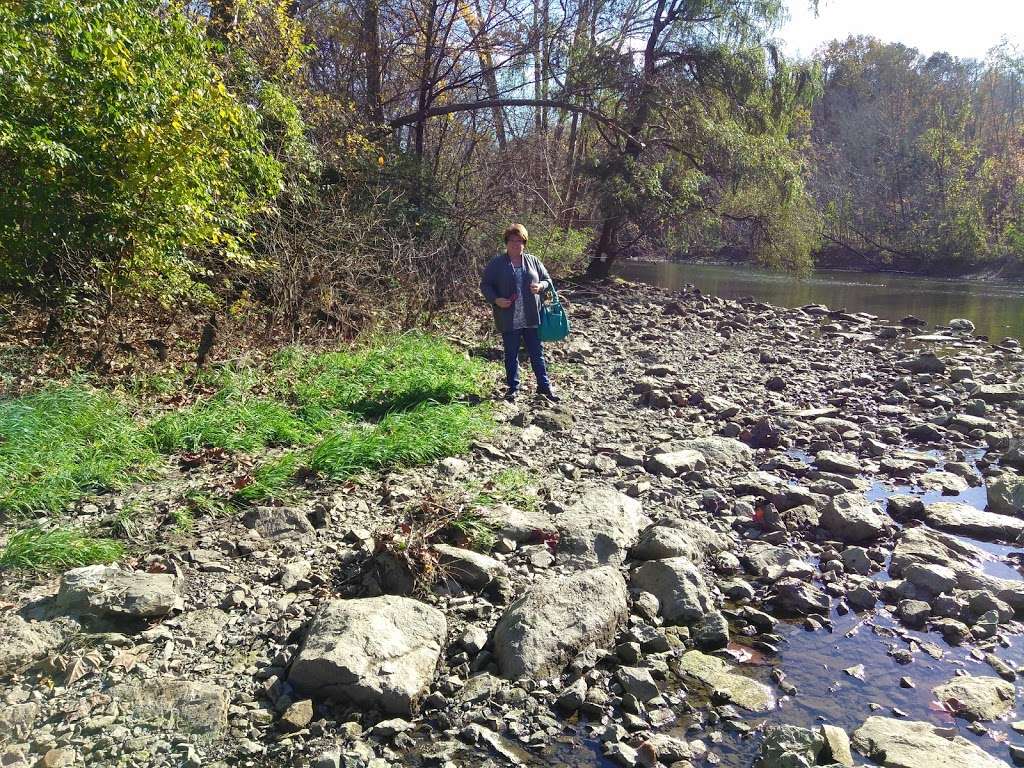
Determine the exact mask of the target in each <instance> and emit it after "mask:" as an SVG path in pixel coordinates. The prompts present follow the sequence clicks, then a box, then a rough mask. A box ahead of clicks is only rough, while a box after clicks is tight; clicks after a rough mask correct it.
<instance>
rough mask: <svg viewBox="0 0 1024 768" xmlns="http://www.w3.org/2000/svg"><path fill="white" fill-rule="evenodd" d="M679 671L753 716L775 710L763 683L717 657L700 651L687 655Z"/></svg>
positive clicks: (683, 658) (770, 695) (681, 661)
mask: <svg viewBox="0 0 1024 768" xmlns="http://www.w3.org/2000/svg"><path fill="white" fill-rule="evenodd" d="M678 671H679V673H680V675H682V676H683V677H684V678H692V679H693V680H696V681H698V682H700V683H701V684H703V685H705V686H707V687H708V688H710V689H711V690H712V691H713V692H714V691H717V692H718V693H719V694H720V695H722V697H723V698H725V699H727V700H728V701H731V702H732V703H733V704H735V705H736V706H738V707H743V709H748V710H750V711H751V712H767V711H768V710H770V709H772V708H774V707H775V697H774V696H772V691H771V689H770V688H769V687H768V686H767V685H765V684H764V683H759V682H758V681H757V680H754V679H752V678H749V677H747V676H746V675H742V674H740V673H738V672H735V671H734V670H733V667H732V666H731V665H730V664H729V663H728V662H726V661H724V660H722V659H720V658H718V657H717V656H709V655H707V654H706V653H701V652H700V651H687V652H686V653H684V654H683V655H682V658H680V659H679V668H678Z"/></svg>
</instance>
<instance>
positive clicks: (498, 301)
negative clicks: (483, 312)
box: [494, 297, 512, 309]
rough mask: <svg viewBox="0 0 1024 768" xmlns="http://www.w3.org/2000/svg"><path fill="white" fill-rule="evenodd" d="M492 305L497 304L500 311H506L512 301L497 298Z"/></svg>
mask: <svg viewBox="0 0 1024 768" xmlns="http://www.w3.org/2000/svg"><path fill="white" fill-rule="evenodd" d="M494 303H495V304H497V305H498V306H499V307H501V308H502V309H508V308H509V307H511V306H512V300H511V299H503V298H501V297H498V298H497V299H495V300H494Z"/></svg>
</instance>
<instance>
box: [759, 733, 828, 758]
mask: <svg viewBox="0 0 1024 768" xmlns="http://www.w3.org/2000/svg"><path fill="white" fill-rule="evenodd" d="M824 746H825V740H824V738H822V736H821V733H820V732H818V731H812V730H810V729H809V728H800V727H798V726H795V725H788V724H783V723H772V724H769V725H768V726H766V727H765V730H764V741H762V742H761V759H760V760H759V762H758V763H757V765H758V766H759V768H792V767H795V766H813V765H817V760H818V753H819V752H821V750H822V749H823V748H824Z"/></svg>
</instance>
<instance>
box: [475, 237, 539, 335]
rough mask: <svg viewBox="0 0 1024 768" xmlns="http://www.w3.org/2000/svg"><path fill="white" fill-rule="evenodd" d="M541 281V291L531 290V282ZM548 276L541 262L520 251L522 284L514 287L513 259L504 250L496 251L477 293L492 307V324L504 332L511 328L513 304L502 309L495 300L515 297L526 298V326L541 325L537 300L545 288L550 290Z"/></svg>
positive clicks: (517, 299) (485, 268)
mask: <svg viewBox="0 0 1024 768" xmlns="http://www.w3.org/2000/svg"><path fill="white" fill-rule="evenodd" d="M535 282H536V283H540V284H541V288H542V290H541V292H540V293H537V294H534V293H530V283H535ZM551 286H552V282H551V275H549V274H548V271H547V269H545V268H544V264H543V263H542V262H541V260H540V259H538V258H537V257H536V256H534V255H533V254H532V253H523V283H522V285H520V286H518V288H517V287H516V278H515V272H513V271H512V261H511V259H509V257H508V254H507V253H499V254H498V255H497V256H495V257H494V258H493V259H491V260H490V261H489V262H488V263H487V266H486V267H484V273H483V277H482V278H481V279H480V293H482V294H483V295H484V298H485V299H487V303H488V304H490V305H491V309H493V310H494V326H495V327H496V328H497V329H498V330H499V331H501V332H502V333H506V332H507V331H511V330H512V319H513V315H514V313H515V304H513V305H512V306H510V307H509V308H508V309H502V308H501V307H499V306H498V305H497V304H495V303H494V300H495V299H497V298H499V297H501V298H504V299H510V298H512V296H513V295H515V296H516V301H525V302H526V303H525V304H524V305H523V308H524V314H525V316H526V325H527V326H528V327H529V326H536V325H540V303H541V300H542V298H543V296H544V292H545V291H549V290H551Z"/></svg>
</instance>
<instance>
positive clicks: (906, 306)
mask: <svg viewBox="0 0 1024 768" xmlns="http://www.w3.org/2000/svg"><path fill="white" fill-rule="evenodd" d="M617 273H618V274H620V275H621V276H623V277H626V278H629V279H632V280H639V281H642V282H645V283H652V284H654V285H658V286H661V287H662V288H670V289H676V288H681V287H682V286H683V285H685V284H687V283H691V284H693V285H696V286H697V287H698V288H700V289H701V290H702V291H703V292H704V293H707V294H710V295H713V296H720V297H722V298H725V299H737V298H740V297H743V296H752V297H753V298H754V299H756V300H758V301H764V302H767V303H769V304H775V305H777V306H783V307H800V306H804V305H805V304H825V305H827V306H828V307H829V308H830V309H840V310H846V311H848V312H868V313H870V314H872V315H878V316H879V317H882V318H885V319H889V320H900V319H902V318H904V317H906V316H907V315H914V316H915V317H919V318H921V319H922V320H925V321H926V322H928V323H930V324H932V325H944V324H946V323H948V322H949V321H950V320H951V319H953V318H954V317H964V318H967V319H968V320H970V321H972V322H973V323H974V325H975V328H976V331H975V333H977V334H979V335H985V336H987V337H988V338H989V339H990V340H992V341H996V342H998V341H1001V340H1002V339H1003V338H1005V337H1007V336H1012V337H1014V338H1017V339H1020V338H1024V285H1017V284H1012V283H1000V282H981V281H971V280H940V279H935V278H926V277H917V276H913V275H897V274H889V273H871V272H841V271H835V270H820V271H818V272H815V273H814V274H813V275H811V276H810V277H807V278H802V279H801V278H796V277H794V276H793V275H790V274H786V273H780V272H771V271H767V270H763V269H757V268H755V267H752V266H747V265H743V266H729V265H707V264H681V263H676V262H639V261H630V262H620V264H619V265H618V267H617Z"/></svg>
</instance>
